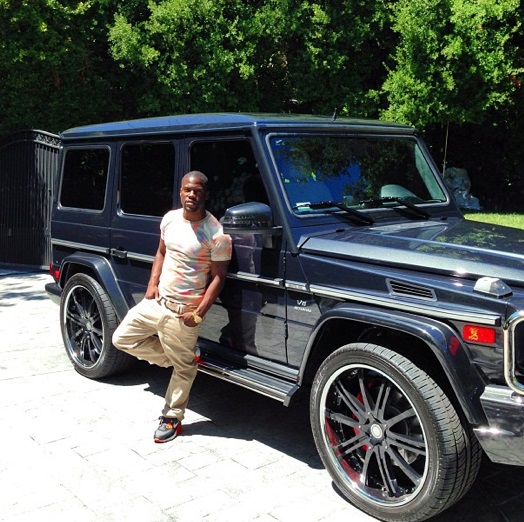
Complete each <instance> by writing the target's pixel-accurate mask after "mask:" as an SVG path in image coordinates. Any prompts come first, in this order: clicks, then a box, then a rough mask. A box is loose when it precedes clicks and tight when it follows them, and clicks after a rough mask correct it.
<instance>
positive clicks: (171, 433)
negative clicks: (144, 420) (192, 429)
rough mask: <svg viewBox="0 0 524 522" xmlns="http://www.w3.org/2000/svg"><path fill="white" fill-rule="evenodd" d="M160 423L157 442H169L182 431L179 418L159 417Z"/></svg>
mask: <svg viewBox="0 0 524 522" xmlns="http://www.w3.org/2000/svg"><path fill="white" fill-rule="evenodd" d="M159 419H160V424H159V425H158V428H157V429H156V431H155V442H159V443H161V442H169V441H170V440H173V439H174V438H176V436H177V435H179V434H180V432H181V431H182V423H181V422H180V421H179V420H178V419H170V418H168V417H159Z"/></svg>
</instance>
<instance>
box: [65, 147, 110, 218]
mask: <svg viewBox="0 0 524 522" xmlns="http://www.w3.org/2000/svg"><path fill="white" fill-rule="evenodd" d="M108 167H109V149H107V148H96V149H69V150H67V151H66V152H65V160H64V175H63V177H62V190H61V192H60V204H61V205H62V206H63V207H71V208H83V209H87V210H103V208H104V201H105V194H106V186H107V171H108Z"/></svg>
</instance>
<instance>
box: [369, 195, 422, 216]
mask: <svg viewBox="0 0 524 522" xmlns="http://www.w3.org/2000/svg"><path fill="white" fill-rule="evenodd" d="M384 203H398V204H399V205H404V206H405V207H406V208H409V210H412V211H413V212H415V213H416V214H417V215H419V216H420V217H423V218H425V219H428V218H429V214H428V213H427V212H426V211H425V210H424V209H422V208H420V207H417V205H415V204H413V203H411V202H410V201H407V200H406V199H404V198H399V197H396V196H384V197H381V198H371V199H364V200H362V201H361V202H360V204H361V205H366V206H369V207H379V206H384Z"/></svg>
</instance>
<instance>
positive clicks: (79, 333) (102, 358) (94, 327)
mask: <svg viewBox="0 0 524 522" xmlns="http://www.w3.org/2000/svg"><path fill="white" fill-rule="evenodd" d="M60 323H61V329H62V338H63V340H64V345H65V347H66V352H67V355H68V356H69V359H71V362H72V363H73V365H74V367H75V369H76V371H77V372H78V373H80V374H82V375H84V376H85V377H89V378H91V379H99V378H102V377H108V376H110V375H114V374H116V373H120V372H122V371H124V370H126V369H127V368H128V367H129V366H130V364H132V362H133V358H132V357H131V356H129V355H128V354H126V353H123V352H121V351H119V350H117V349H116V348H115V347H114V346H113V344H112V342H111V337H112V335H113V332H114V331H115V329H116V327H117V317H116V314H115V311H114V310H113V306H112V304H111V300H110V299H109V296H108V295H107V293H106V291H105V290H104V289H103V288H102V286H101V285H100V284H99V283H98V281H96V280H95V279H93V278H92V277H90V276H88V275H86V274H75V275H74V276H72V277H71V278H70V279H69V280H68V281H67V283H66V285H65V287H64V291H63V293H62V299H61V304H60Z"/></svg>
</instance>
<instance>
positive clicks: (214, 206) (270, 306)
mask: <svg viewBox="0 0 524 522" xmlns="http://www.w3.org/2000/svg"><path fill="white" fill-rule="evenodd" d="M188 151H189V157H188V159H189V170H200V171H202V172H203V173H204V174H206V176H207V177H208V178H209V185H210V195H209V200H208V204H207V208H208V210H209V211H210V212H211V213H212V214H213V215H215V217H217V218H218V219H220V218H221V217H222V216H223V214H224V212H225V210H226V208H229V207H231V206H234V205H237V204H240V203H244V202H248V201H260V202H263V203H266V204H268V203H269V199H268V196H267V193H266V189H265V187H264V184H263V182H262V178H261V176H260V172H259V169H258V165H257V161H256V158H255V155H254V153H253V150H252V147H251V144H250V141H249V140H248V139H246V138H238V139H234V138H227V139H218V138H217V139H211V138H205V137H203V138H199V139H194V140H191V141H190V142H189V143H188ZM232 242H233V257H232V260H231V263H230V265H229V272H228V276H227V281H226V284H225V287H224V289H223V291H222V293H221V295H220V297H219V299H217V301H216V303H215V304H214V305H213V307H212V308H211V310H209V312H208V313H207V314H206V320H205V321H204V324H203V326H202V329H201V334H200V336H201V338H202V339H204V340H206V341H208V342H211V343H215V344H219V345H220V346H221V350H222V353H223V356H224V357H227V352H228V351H230V352H235V353H237V354H239V353H240V354H250V355H253V356H257V357H262V358H264V359H268V360H271V361H275V362H282V363H286V362H287V355H286V344H285V339H286V337H285V329H286V325H285V320H286V302H285V299H286V295H285V288H284V273H283V270H284V263H283V245H282V243H281V241H280V240H279V241H278V242H276V243H275V244H271V245H269V244H268V243H267V242H266V241H265V240H264V238H263V236H262V235H261V234H248V235H238V236H232Z"/></svg>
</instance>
